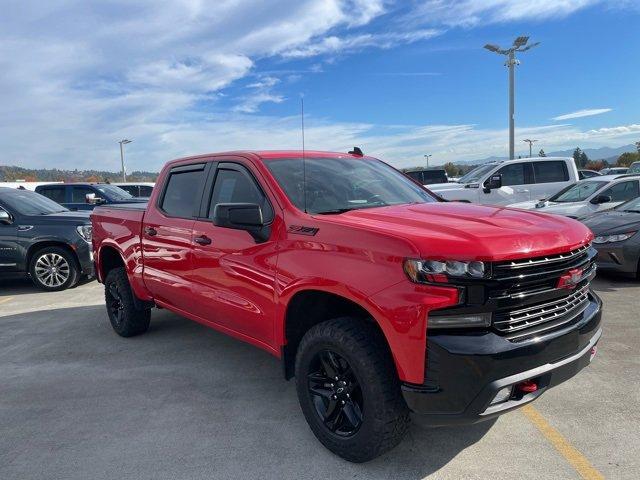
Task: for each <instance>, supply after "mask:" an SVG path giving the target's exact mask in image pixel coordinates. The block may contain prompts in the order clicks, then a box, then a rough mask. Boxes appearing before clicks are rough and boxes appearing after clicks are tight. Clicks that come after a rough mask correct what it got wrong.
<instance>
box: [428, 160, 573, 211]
mask: <svg viewBox="0 0 640 480" xmlns="http://www.w3.org/2000/svg"><path fill="white" fill-rule="evenodd" d="M577 181H578V170H577V168H576V165H575V162H574V161H573V159H572V158H563V157H539V158H522V159H516V160H505V161H502V162H490V163H485V164H483V165H480V166H479V167H476V168H474V169H473V170H471V171H470V172H469V173H467V174H466V175H464V176H462V177H460V179H459V180H458V181H457V182H455V183H454V182H452V183H446V184H444V183H443V184H435V185H427V188H429V189H430V190H431V191H433V192H434V193H436V194H438V195H440V196H441V197H442V198H444V199H446V200H457V201H463V202H470V203H480V204H483V205H508V204H510V203H516V202H524V201H527V200H535V199H537V198H548V197H549V196H551V195H553V194H554V193H556V192H558V191H560V190H562V189H563V188H564V187H567V186H569V185H571V184H573V183H575V182H577Z"/></svg>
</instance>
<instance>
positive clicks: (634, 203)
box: [615, 197, 640, 213]
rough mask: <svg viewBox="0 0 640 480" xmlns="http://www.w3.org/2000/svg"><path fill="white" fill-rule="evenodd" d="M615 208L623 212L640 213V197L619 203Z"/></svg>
mask: <svg viewBox="0 0 640 480" xmlns="http://www.w3.org/2000/svg"><path fill="white" fill-rule="evenodd" d="M615 209H616V210H619V211H621V212H632V213H640V197H638V198H634V199H633V200H629V201H628V202H625V203H623V204H622V205H618V206H617V207H616V208H615Z"/></svg>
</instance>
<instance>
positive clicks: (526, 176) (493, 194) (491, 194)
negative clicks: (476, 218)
mask: <svg viewBox="0 0 640 480" xmlns="http://www.w3.org/2000/svg"><path fill="white" fill-rule="evenodd" d="M496 174H500V175H501V176H502V187H500V188H494V189H492V190H490V191H487V190H485V189H483V188H482V186H481V188H480V193H479V195H480V203H482V204H483V205H510V204H512V203H518V202H526V201H528V200H531V187H532V185H533V173H532V169H531V163H529V162H520V163H511V164H509V165H505V166H504V167H502V168H500V169H498V171H497V172H494V173H493V174H492V175H496ZM492 175H490V176H489V178H490V177H491V176H492Z"/></svg>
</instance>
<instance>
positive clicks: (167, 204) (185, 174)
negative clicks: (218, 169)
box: [160, 167, 204, 218]
mask: <svg viewBox="0 0 640 480" xmlns="http://www.w3.org/2000/svg"><path fill="white" fill-rule="evenodd" d="M203 179H204V167H199V168H198V169H197V170H183V169H182V168H180V167H178V169H175V171H172V172H171V173H169V179H168V180H167V186H166V188H165V190H164V195H163V196H162V203H161V204H160V208H161V209H162V210H163V211H164V212H165V213H167V214H168V215H171V216H172V217H183V218H191V217H193V216H194V214H195V210H196V209H197V208H198V207H199V206H200V198H199V196H198V194H199V193H200V188H199V186H200V183H201V182H202V181H203Z"/></svg>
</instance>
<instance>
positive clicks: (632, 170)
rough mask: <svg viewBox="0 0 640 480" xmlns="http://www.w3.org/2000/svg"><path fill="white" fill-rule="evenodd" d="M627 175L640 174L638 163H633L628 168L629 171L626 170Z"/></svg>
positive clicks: (639, 164)
mask: <svg viewBox="0 0 640 480" xmlns="http://www.w3.org/2000/svg"><path fill="white" fill-rule="evenodd" d="M627 173H640V162H633V163H632V164H631V165H630V166H629V170H627Z"/></svg>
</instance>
